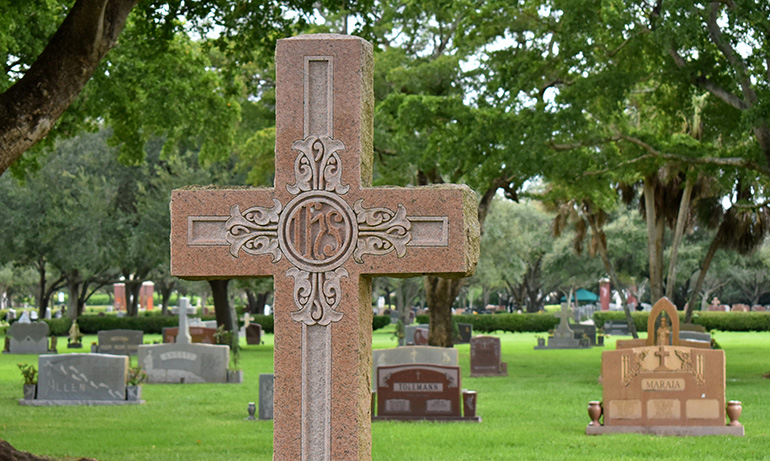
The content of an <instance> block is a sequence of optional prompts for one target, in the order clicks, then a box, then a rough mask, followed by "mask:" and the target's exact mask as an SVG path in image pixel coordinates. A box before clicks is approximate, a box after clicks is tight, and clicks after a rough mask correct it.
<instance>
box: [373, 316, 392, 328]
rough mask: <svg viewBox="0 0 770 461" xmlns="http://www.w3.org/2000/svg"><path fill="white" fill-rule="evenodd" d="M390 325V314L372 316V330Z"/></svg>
mask: <svg viewBox="0 0 770 461" xmlns="http://www.w3.org/2000/svg"><path fill="white" fill-rule="evenodd" d="M388 325H390V316H389V315H375V316H374V317H373V318H372V331H374V330H379V329H380V328H384V327H386V326H388Z"/></svg>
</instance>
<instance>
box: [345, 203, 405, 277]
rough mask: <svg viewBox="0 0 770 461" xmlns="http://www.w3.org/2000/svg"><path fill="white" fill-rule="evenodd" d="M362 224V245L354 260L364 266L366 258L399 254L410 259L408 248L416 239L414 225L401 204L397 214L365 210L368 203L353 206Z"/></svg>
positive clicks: (359, 240) (359, 235)
mask: <svg viewBox="0 0 770 461" xmlns="http://www.w3.org/2000/svg"><path fill="white" fill-rule="evenodd" d="M353 211H354V212H355V214H356V220H357V221H358V242H357V243H356V250H355V251H354V252H353V259H354V260H355V261H356V262H358V263H363V262H364V261H363V259H362V257H363V255H366V254H373V255H384V254H388V253H390V252H393V251H395V252H396V256H397V257H399V258H403V257H404V255H406V245H407V244H408V243H409V241H410V240H411V239H412V234H411V232H410V231H411V229H412V223H411V222H409V219H407V217H406V208H405V207H404V206H403V205H401V204H399V205H398V208H396V211H395V212H394V211H392V210H390V209H388V208H385V207H374V208H364V200H363V199H359V200H358V201H356V203H355V204H353Z"/></svg>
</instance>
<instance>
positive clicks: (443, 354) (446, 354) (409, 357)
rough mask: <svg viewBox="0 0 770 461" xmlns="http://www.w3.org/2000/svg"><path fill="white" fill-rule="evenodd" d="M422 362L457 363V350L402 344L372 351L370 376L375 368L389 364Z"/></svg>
mask: <svg viewBox="0 0 770 461" xmlns="http://www.w3.org/2000/svg"><path fill="white" fill-rule="evenodd" d="M410 363H423V364H428V365H444V366H457V365H458V351H457V349H454V348H451V347H433V346H403V347H396V348H393V349H375V350H373V351H372V376H377V368H378V367H383V366H390V365H405V364H410Z"/></svg>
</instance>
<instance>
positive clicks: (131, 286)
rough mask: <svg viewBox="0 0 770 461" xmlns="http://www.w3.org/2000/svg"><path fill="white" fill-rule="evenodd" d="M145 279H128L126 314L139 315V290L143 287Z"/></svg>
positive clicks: (130, 315)
mask: <svg viewBox="0 0 770 461" xmlns="http://www.w3.org/2000/svg"><path fill="white" fill-rule="evenodd" d="M142 282H143V280H137V279H135V280H128V279H126V315H127V316H129V317H136V316H138V315H139V291H140V290H141V289H142Z"/></svg>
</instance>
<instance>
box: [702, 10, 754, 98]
mask: <svg viewBox="0 0 770 461" xmlns="http://www.w3.org/2000/svg"><path fill="white" fill-rule="evenodd" d="M719 7H720V4H719V2H711V3H710V4H709V6H708V14H707V17H706V25H707V28H708V32H709V37H711V40H712V41H713V42H714V44H715V45H716V46H717V48H719V51H721V52H722V54H723V55H724V57H725V58H726V59H727V62H729V63H730V65H731V66H732V67H733V69H735V72H736V74H737V76H738V81H739V83H740V85H741V91H742V92H743V98H744V100H745V101H746V102H747V103H748V104H749V105H750V106H753V105H754V104H756V103H757V93H756V92H755V91H754V89H753V88H752V87H751V80H750V79H749V75H748V72H747V70H746V63H744V62H743V60H742V59H741V58H740V57H739V56H738V53H736V52H735V50H734V49H733V47H732V46H731V45H730V44H729V43H727V42H725V41H724V40H722V30H721V29H720V28H719V25H718V24H717V17H718V16H719V9H720V8H719Z"/></svg>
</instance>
